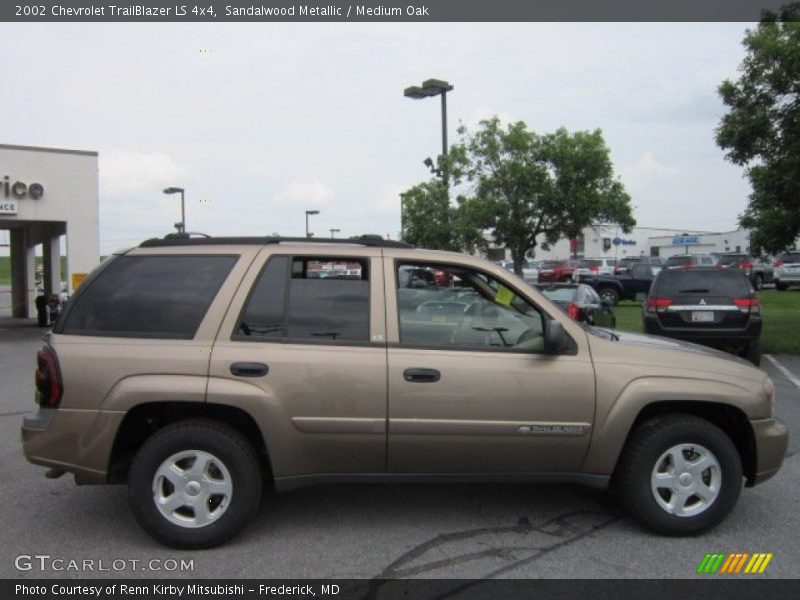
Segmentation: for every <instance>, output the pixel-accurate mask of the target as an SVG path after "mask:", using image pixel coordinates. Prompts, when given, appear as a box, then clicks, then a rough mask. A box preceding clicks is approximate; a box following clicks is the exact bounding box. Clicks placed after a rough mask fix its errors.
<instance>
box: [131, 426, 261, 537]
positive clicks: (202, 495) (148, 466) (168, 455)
mask: <svg viewBox="0 0 800 600" xmlns="http://www.w3.org/2000/svg"><path fill="white" fill-rule="evenodd" d="M261 486H262V474H261V469H260V467H259V460H258V456H257V455H256V452H255V450H254V449H253V446H252V445H251V444H250V442H249V441H248V440H247V438H245V437H244V436H243V435H242V434H241V433H239V432H238V431H237V430H235V429H233V428H232V427H229V426H228V425H226V424H224V423H219V422H217V421H211V420H205V419H192V420H186V421H180V422H177V423H173V424H172V425H168V426H166V427H164V428H163V429H160V430H159V431H157V432H156V433H155V434H153V436H152V437H150V438H149V439H148V440H147V441H146V442H145V443H144V445H143V446H142V447H141V448H140V449H139V451H138V452H137V453H136V457H135V458H134V460H133V464H132V465H131V469H130V473H129V475H128V488H129V497H130V503H131V508H132V509H133V513H134V515H135V516H136V519H137V520H138V521H139V524H140V525H141V526H142V527H143V528H144V530H145V531H147V533H149V534H150V535H151V536H153V537H154V538H155V539H156V540H158V541H159V542H161V543H163V544H166V545H168V546H172V547H175V548H193V549H199V548H209V547H211V546H216V545H218V544H221V543H223V542H226V541H227V540H229V539H230V538H232V537H233V536H234V535H235V534H236V533H237V532H238V531H239V530H240V529H241V528H242V527H244V525H245V524H246V523H247V522H248V521H249V520H250V518H251V517H252V516H253V514H254V513H255V511H256V510H257V508H258V504H259V500H260V498H261Z"/></svg>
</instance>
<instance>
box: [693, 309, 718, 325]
mask: <svg viewBox="0 0 800 600" xmlns="http://www.w3.org/2000/svg"><path fill="white" fill-rule="evenodd" d="M713 320H714V311H713V310H695V311H692V323H708V322H709V321H713Z"/></svg>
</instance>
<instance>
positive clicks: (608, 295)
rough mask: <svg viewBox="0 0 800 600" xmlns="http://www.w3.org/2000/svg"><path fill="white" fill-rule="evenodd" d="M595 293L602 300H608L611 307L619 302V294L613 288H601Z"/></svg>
mask: <svg viewBox="0 0 800 600" xmlns="http://www.w3.org/2000/svg"><path fill="white" fill-rule="evenodd" d="M597 293H598V294H599V295H600V297H601V298H602V299H603V300H608V301H609V302H610V303H611V306H616V305H617V303H618V302H619V292H618V291H617V290H616V289H615V288H613V287H609V286H605V287H601V288H600V289H598V290H597Z"/></svg>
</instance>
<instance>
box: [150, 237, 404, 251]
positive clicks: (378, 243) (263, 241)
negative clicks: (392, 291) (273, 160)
mask: <svg viewBox="0 0 800 600" xmlns="http://www.w3.org/2000/svg"><path fill="white" fill-rule="evenodd" d="M191 235H205V234H189V233H183V234H181V233H170V234H167V235H166V236H164V237H163V238H152V239H149V240H145V241H143V242H142V243H141V244H139V247H140V248H159V247H164V246H222V245H242V244H253V245H258V246H265V245H267V244H282V243H287V242H288V243H300V244H305V243H312V244H337V245H350V246H352V245H356V246H366V247H368V248H413V247H414V246H412V245H411V244H406V243H405V242H398V241H396V240H385V239H383V238H382V237H381V236H379V235H358V236H354V237H351V238H336V239H326V238H306V237H282V236H275V235H269V236H263V237H211V236H206V237H191Z"/></svg>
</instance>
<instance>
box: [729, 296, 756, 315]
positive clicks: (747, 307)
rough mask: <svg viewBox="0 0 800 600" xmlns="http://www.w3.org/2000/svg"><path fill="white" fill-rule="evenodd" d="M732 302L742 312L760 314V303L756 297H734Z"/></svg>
mask: <svg viewBox="0 0 800 600" xmlns="http://www.w3.org/2000/svg"><path fill="white" fill-rule="evenodd" d="M733 303H734V304H735V305H736V306H738V307H739V310H740V311H742V312H743V313H750V314H751V315H758V314H761V303H760V302H759V301H758V300H757V299H756V298H736V299H735V300H734V301H733Z"/></svg>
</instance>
